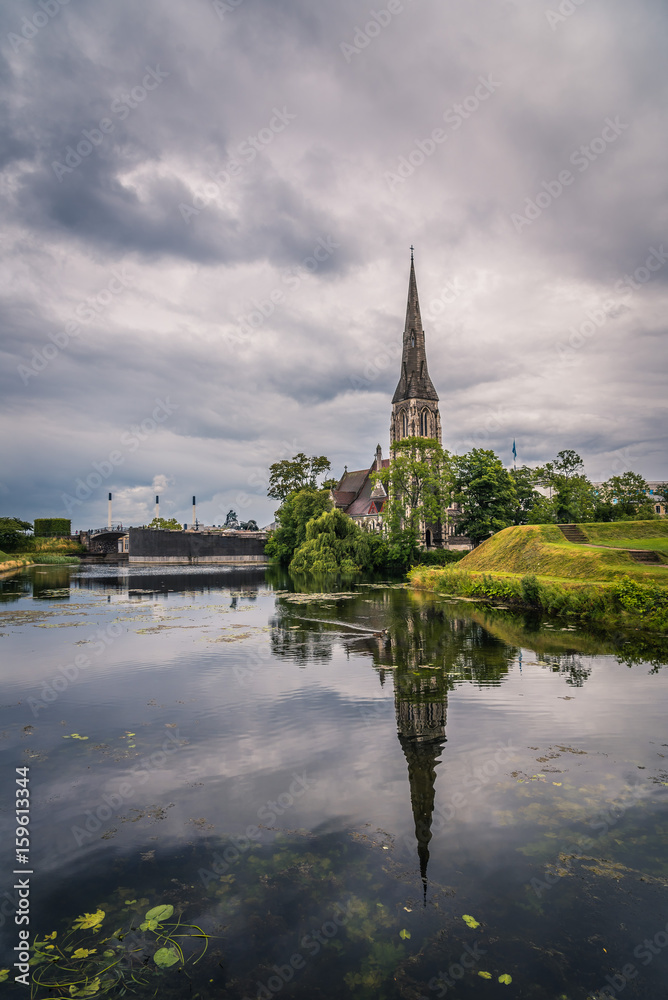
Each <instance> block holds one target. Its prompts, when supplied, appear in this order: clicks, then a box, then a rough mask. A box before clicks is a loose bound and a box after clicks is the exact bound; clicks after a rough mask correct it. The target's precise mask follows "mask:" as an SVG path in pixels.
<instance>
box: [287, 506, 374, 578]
mask: <svg viewBox="0 0 668 1000" xmlns="http://www.w3.org/2000/svg"><path fill="white" fill-rule="evenodd" d="M383 561H384V545H383V541H382V539H381V538H380V537H379V536H378V535H374V534H372V533H371V532H368V531H364V530H363V529H362V528H360V526H359V525H358V524H356V523H355V522H354V521H353V520H352V518H350V517H348V515H347V514H344V513H343V511H342V510H338V509H334V510H328V511H325V512H324V513H323V514H321V515H320V516H319V517H315V518H312V519H311V520H310V521H309V522H308V523H307V525H306V540H305V541H304V542H302V544H301V545H300V546H299V548H298V549H297V551H296V552H295V554H294V558H293V559H292V562H291V563H290V570H291V572H293V573H300V574H302V573H312V574H315V575H331V574H342V575H344V576H349V575H352V574H357V573H361V572H362V571H364V570H372V569H378V568H379V566H380V564H382V563H383Z"/></svg>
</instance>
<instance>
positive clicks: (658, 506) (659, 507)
mask: <svg viewBox="0 0 668 1000" xmlns="http://www.w3.org/2000/svg"><path fill="white" fill-rule="evenodd" d="M592 486H593V487H594V488H595V489H596V490H600V489H601V487H602V486H605V483H592ZM662 486H663V483H647V498H648V499H649V500H651V501H652V504H653V505H654V513H655V514H658V515H659V516H660V517H665V516H666V508H665V506H664V503H663V501H662V500H660V499H659V493H660V492H661V487H662ZM616 502H617V501H616V500H613V503H616Z"/></svg>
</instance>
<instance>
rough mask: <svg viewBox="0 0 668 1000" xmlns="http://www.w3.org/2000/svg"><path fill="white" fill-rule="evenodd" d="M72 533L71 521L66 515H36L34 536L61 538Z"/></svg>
mask: <svg viewBox="0 0 668 1000" xmlns="http://www.w3.org/2000/svg"><path fill="white" fill-rule="evenodd" d="M71 534H72V522H71V520H70V519H69V518H68V517H36V518H35V538H61V537H63V536H64V535H71Z"/></svg>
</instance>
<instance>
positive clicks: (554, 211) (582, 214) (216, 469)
mask: <svg viewBox="0 0 668 1000" xmlns="http://www.w3.org/2000/svg"><path fill="white" fill-rule="evenodd" d="M54 4H55V5H56V6H54ZM562 8H563V10H565V11H567V12H568V11H571V5H568V4H562V3H560V2H556V0H541V2H539V3H536V4H532V5H520V4H515V3H503V4H498V3H490V2H487V0H471V2H469V3H467V4H465V5H463V4H456V3H454V2H447V3H440V2H436V0H401V2H400V3H396V2H395V3H393V4H392V6H391V8H390V7H389V5H387V4H385V3H383V2H381V3H380V4H378V5H376V6H375V7H374V8H373V11H375V14H374V13H373V12H372V10H371V9H370V7H369V5H366V4H363V3H361V2H357V0H344V2H343V3H340V4H329V5H324V4H322V5H314V4H313V3H311V2H307V0H286V2H284V3H281V4H276V3H275V2H273V0H242V2H240V3H239V2H237V3H234V4H232V3H230V4H227V5H226V4H225V2H224V0H223V2H222V3H212V2H210V0H194V2H192V3H190V4H188V5H184V4H181V3H177V2H176V0H161V2H160V3H158V2H157V0H144V2H142V4H137V3H135V2H131V0H113V2H112V0H100V2H97V3H95V4H93V3H88V2H86V0H70V2H69V3H60V0H47V2H46V3H45V5H44V6H42V7H40V5H39V4H38V3H33V2H26V0H21V2H19V0H14V2H10V3H7V4H5V5H4V6H3V8H2V10H1V11H0V49H1V61H0V80H1V81H2V86H3V91H4V92H3V97H4V99H5V101H6V104H5V108H6V113H5V116H4V119H3V121H2V123H1V124H0V196H1V197H2V205H3V210H4V211H3V216H4V220H5V227H4V237H3V251H4V257H3V265H2V266H3V277H4V279H5V280H4V282H3V287H4V293H3V299H2V303H0V307H1V312H0V322H2V337H3V342H2V352H3V353H2V358H3V370H2V382H1V383H0V385H1V388H2V398H3V401H4V404H5V412H6V415H7V419H8V420H9V421H11V435H8V434H5V440H6V441H7V442H8V444H7V448H6V455H5V461H4V463H3V470H2V473H1V474H0V480H2V483H1V484H0V492H2V494H3V501H4V502H5V503H6V504H9V505H10V506H12V505H13V506H12V511H11V512H16V513H20V512H21V511H23V512H24V514H25V515H26V516H35V515H37V514H39V513H49V512H52V511H53V510H54V508H55V507H57V505H58V502H59V500H58V498H59V496H60V493H61V492H62V491H66V490H68V489H70V487H71V484H72V483H73V482H74V481H75V480H76V479H77V477H79V476H82V475H84V474H85V473H86V472H87V471H90V468H91V463H92V462H104V461H105V460H106V459H105V456H106V455H108V453H109V451H111V450H113V449H114V448H115V447H118V442H119V440H120V438H121V436H122V435H123V434H126V435H127V434H129V433H130V428H131V427H132V426H133V425H134V426H141V422H142V421H145V420H150V419H151V418H150V414H151V412H152V410H153V408H154V407H155V406H156V403H155V400H156V399H163V400H164V399H165V398H169V399H171V400H173V402H174V404H175V409H174V410H173V412H172V413H170V415H169V419H168V420H165V422H164V424H162V423H161V424H160V426H159V427H156V429H155V432H154V433H153V432H152V433H151V434H150V435H149V436H148V437H147V439H146V441H143V442H141V447H137V449H136V450H135V451H129V450H128V451H127V453H126V452H124V460H123V462H122V463H121V464H120V465H119V466H118V468H117V469H116V471H115V472H114V474H113V476H110V477H109V479H108V480H107V479H105V482H104V484H103V485H102V486H101V487H100V489H99V490H98V494H96V495H94V496H91V497H90V498H89V499H88V500H87V501H86V513H85V517H84V514H83V511H78V512H75V513H74V514H73V517H74V519H75V523H78V522H77V517H78V516H79V514H81V517H82V518H83V519H84V520H85V521H86V523H93V522H94V521H95V520H96V519H101V518H102V517H103V500H104V495H105V489H107V488H110V489H113V490H114V491H118V492H119V496H120V497H121V498H122V501H119V502H122V503H123V504H125V505H126V513H125V514H124V515H123V516H124V517H125V518H126V520H131V519H132V518H133V517H136V518H141V517H143V516H144V514H145V513H146V512H147V511H148V510H149V508H148V507H147V506H146V504H147V503H148V501H149V499H150V496H149V494H150V492H151V490H152V489H153V484H154V482H155V483H164V484H165V486H164V488H165V489H169V490H170V491H172V493H173V497H172V499H171V500H170V501H169V502H170V503H173V504H174V508H173V509H174V510H177V508H178V503H180V500H179V499H178V498H179V497H180V496H181V494H182V493H183V494H184V495H187V494H188V492H191V493H192V492H193V491H195V492H196V493H198V495H201V496H202V498H203V497H204V496H205V495H206V496H208V497H210V498H213V497H214V496H215V497H218V500H216V501H215V502H214V501H213V499H212V500H211V501H210V503H211V509H210V511H209V514H208V516H209V518H210V519H211V520H217V519H220V518H216V517H215V512H216V510H217V505H220V504H222V505H223V506H224V505H225V503H226V502H228V501H230V505H233V503H232V501H233V500H234V497H235V496H236V495H241V494H243V495H244V496H245V495H247V496H249V497H250V498H251V499H250V501H249V504H250V507H247V508H245V510H244V513H246V514H247V516H253V515H254V514H256V515H257V516H258V518H259V519H260V520H263V521H264V522H266V521H267V520H269V518H270V516H271V509H270V508H272V505H271V504H268V503H267V502H266V500H265V499H263V496H262V489H261V488H260V487H258V485H257V483H258V482H259V481H260V478H261V477H260V471H261V470H262V469H264V470H265V471H266V468H267V466H268V464H269V463H270V462H271V461H274V460H275V459H276V458H277V457H286V455H287V451H288V450H289V449H290V448H292V447H294V451H297V450H304V451H306V452H309V453H318V454H319V453H322V452H327V453H328V454H329V455H330V456H331V457H332V458H333V459H334V460H335V462H336V463H337V465H336V469H335V471H336V473H337V474H338V473H340V471H341V467H342V465H343V464H344V462H347V463H348V465H349V468H352V467H358V468H362V467H364V466H366V465H368V464H369V462H370V461H371V458H372V457H373V449H374V448H375V445H376V443H377V441H378V440H380V441H381V444H382V445H383V447H384V449H385V451H387V427H388V424H389V407H390V398H391V395H392V392H393V390H394V387H395V385H396V381H397V378H398V368H399V355H398V351H399V348H400V342H401V331H402V328H403V315H404V310H405V296H406V283H407V269H408V262H407V248H408V245H409V244H410V243H411V242H414V243H415V245H416V248H417V253H416V261H417V267H418V283H419V289H420V296H421V301H422V306H423V314H424V317H425V327H426V329H427V351H428V358H429V367H430V371H431V375H432V379H433V380H434V383H435V385H436V387H437V390H438V392H439V395H440V397H441V412H442V415H443V427H444V444H446V446H447V447H449V448H451V449H458V450H462V449H464V448H468V447H471V446H472V444H477V445H479V446H484V447H493V448H496V449H497V450H498V451H499V453H500V454H502V456H503V457H504V458H505V459H506V460H509V454H508V452H509V448H510V445H511V443H512V440H513V438H516V439H517V440H518V447H519V448H520V458H521V460H522V459H526V460H527V461H536V462H538V461H544V460H545V459H546V458H549V457H551V456H552V455H553V454H554V453H555V452H556V451H557V450H559V448H563V447H574V448H576V449H578V450H581V451H582V453H583V455H584V457H585V458H586V460H587V467H588V471H590V473H591V475H593V476H595V477H597V478H602V477H605V475H607V474H611V473H610V472H609V471H608V470H610V469H611V468H612V469H615V468H616V466H615V463H619V462H630V463H631V464H632V466H633V467H634V468H637V469H638V470H639V471H642V472H643V473H645V474H646V475H649V476H652V477H655V476H658V477H659V478H665V477H666V472H665V470H664V467H663V466H664V464H665V457H664V456H665V437H664V434H665V431H664V426H665V420H662V419H661V415H662V414H663V413H664V412H665V404H664V402H663V396H664V393H663V389H662V385H661V380H660V376H659V374H658V373H660V372H661V370H662V365H665V350H666V349H665V344H666V322H665V315H666V296H667V291H666V283H667V281H668V262H666V261H663V258H664V256H665V249H666V243H665V242H664V241H667V240H668V227H667V224H666V223H667V219H666V212H665V205H666V193H667V191H666V186H667V184H668V170H666V152H665V140H664V118H665V110H664V109H665V106H666V97H667V96H668V95H667V94H666V89H667V86H668V76H667V74H666V70H665V44H666V35H667V33H668V32H667V27H668V13H667V11H666V8H665V5H664V4H662V3H659V2H655V0H640V2H639V3H635V4H633V5H629V4H628V3H626V2H622V0H607V2H603V0H585V2H583V3H582V4H580V5H572V12H570V13H563V12H562V13H560V11H561V10H562ZM45 11H46V14H44V12H45ZM40 12H41V13H40ZM43 15H44V16H43ZM45 16H46V21H45V19H44V18H45ZM147 74H148V76H147ZM151 74H152V75H151ZM145 83H146V86H144V84H145ZM154 85H155V86H154ZM151 88H152V89H151ZM133 95H134V96H133ZM105 120H106V122H107V123H108V124H106V125H105V126H104V128H103V127H102V125H101V123H102V122H103V121H105ZM110 125H111V126H112V127H110ZM86 133H88V136H89V138H88V139H87V138H86ZM434 134H437V135H438V137H439V138H438V141H436V140H435V139H434V138H433V136H434ZM98 140H99V141H98ZM86 142H88V143H89V145H90V146H91V148H90V150H88V148H87V146H86ZM81 143H83V145H81V147H80V151H79V152H77V147H78V146H80V144H81ZM68 148H69V149H70V150H72V152H71V153H70V154H68ZM68 155H69V162H68V159H67V157H68ZM79 156H80V159H81V162H79V163H77V162H76V161H77V157H79ZM54 164H56V165H58V166H54ZM564 171H568V172H569V175H570V177H572V179H571V180H569V181H568V182H566V181H565V180H564V177H563V172H564ZM560 175H561V177H562V179H561V180H560V179H559V178H560ZM532 206H533V207H532ZM521 219H524V220H525V221H524V222H522V221H520V220H521ZM652 253H654V256H653V257H651V254H652ZM649 259H651V260H652V265H651V267H648V266H647V262H648V260H649ZM662 261H663V262H662ZM123 269H125V272H123ZM119 272H122V273H125V274H127V275H132V280H131V281H130V280H128V282H127V284H123V283H122V287H120V290H119V285H118V279H117V278H116V277H114V275H116V274H118V273H119ZM110 289H111V290H110ZM592 316H593V317H594V320H592V319H591V317H592ZM82 317H85V318H82ZM597 317H598V318H597ZM68 330H69V331H70V332H69V333H68V332H67V331H68ZM583 331H584V332H583ZM54 352H55V353H54ZM21 366H23V373H22V374H21V371H20V368H21ZM26 372H28V373H29V374H26ZM284 452H285V454H284ZM620 455H621V456H622V457H621V458H620ZM27 456H29V459H28V458H27ZM659 466H661V468H659ZM156 477H157V478H156ZM160 477H162V478H160ZM251 479H253V483H251V482H250V480H251ZM197 484H199V485H197ZM142 491H143V492H142ZM144 493H145V494H146V495H145V496H144ZM230 498H231V499H230ZM166 502H167V501H166ZM203 502H204V501H203ZM244 503H245V501H244ZM96 505H97V506H96ZM224 513H225V511H223V513H222V517H224ZM265 514H266V515H267V516H264V515H265ZM186 516H187V509H186Z"/></svg>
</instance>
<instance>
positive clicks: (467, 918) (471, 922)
mask: <svg viewBox="0 0 668 1000" xmlns="http://www.w3.org/2000/svg"><path fill="white" fill-rule="evenodd" d="M462 920H463V921H464V923H465V924H466V926H467V927H471V928H472V929H473V930H475V928H476V927H480V922H479V921H478V920H476V918H475V917H472V916H471V914H470V913H464V914H463V915H462Z"/></svg>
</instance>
